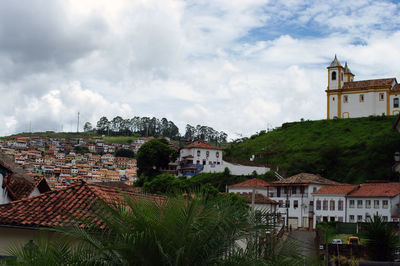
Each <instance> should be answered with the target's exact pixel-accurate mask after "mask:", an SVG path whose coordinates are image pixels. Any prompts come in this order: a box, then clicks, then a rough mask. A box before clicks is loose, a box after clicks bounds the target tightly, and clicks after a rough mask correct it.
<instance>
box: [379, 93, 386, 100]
mask: <svg viewBox="0 0 400 266" xmlns="http://www.w3.org/2000/svg"><path fill="white" fill-rule="evenodd" d="M384 100H385V93H383V92H381V93H379V101H384Z"/></svg>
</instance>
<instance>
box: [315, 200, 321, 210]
mask: <svg viewBox="0 0 400 266" xmlns="http://www.w3.org/2000/svg"><path fill="white" fill-rule="evenodd" d="M315 208H316V209H317V210H321V201H320V200H317V206H316V207H315Z"/></svg>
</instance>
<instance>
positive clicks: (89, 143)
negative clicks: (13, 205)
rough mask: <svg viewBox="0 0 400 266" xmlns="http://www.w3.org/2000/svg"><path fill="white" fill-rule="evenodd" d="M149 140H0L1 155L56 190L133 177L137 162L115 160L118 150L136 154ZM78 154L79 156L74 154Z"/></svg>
mask: <svg viewBox="0 0 400 266" xmlns="http://www.w3.org/2000/svg"><path fill="white" fill-rule="evenodd" d="M151 139H152V137H150V138H138V139H135V140H134V141H133V142H132V143H131V144H111V143H105V142H104V141H103V139H102V138H92V137H79V138H44V137H41V136H35V135H31V136H26V137H9V138H8V139H6V140H0V152H1V153H2V154H6V155H9V156H11V157H12V158H13V160H14V163H15V164H17V165H19V166H21V167H22V168H23V169H25V170H26V171H27V172H28V173H30V175H32V176H39V177H41V176H43V177H45V178H46V180H47V183H48V184H49V186H50V187H51V188H55V189H59V188H63V187H65V186H67V185H70V184H73V183H75V182H77V181H79V180H85V181H86V182H89V183H97V182H109V181H125V182H127V183H128V184H132V182H133V180H134V178H135V177H136V171H137V166H136V160H135V159H131V158H127V157H115V156H114V155H113V153H114V152H115V151H116V150H118V149H129V150H132V151H134V152H135V153H136V152H137V151H138V150H139V148H140V147H141V145H143V143H145V142H147V141H149V140H151ZM76 151H80V153H78V152H76Z"/></svg>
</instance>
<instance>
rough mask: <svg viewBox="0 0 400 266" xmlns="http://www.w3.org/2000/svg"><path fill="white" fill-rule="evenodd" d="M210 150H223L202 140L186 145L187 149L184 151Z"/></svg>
mask: <svg viewBox="0 0 400 266" xmlns="http://www.w3.org/2000/svg"><path fill="white" fill-rule="evenodd" d="M194 148H197V149H208V150H223V149H222V148H218V147H215V146H212V145H210V144H208V143H207V142H205V141H202V140H195V141H193V142H191V143H190V144H188V145H186V146H185V147H183V149H194Z"/></svg>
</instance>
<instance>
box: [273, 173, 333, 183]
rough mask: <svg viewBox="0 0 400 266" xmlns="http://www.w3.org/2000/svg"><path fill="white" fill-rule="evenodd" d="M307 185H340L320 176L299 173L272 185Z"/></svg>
mask: <svg viewBox="0 0 400 266" xmlns="http://www.w3.org/2000/svg"><path fill="white" fill-rule="evenodd" d="M289 184H296V185H308V184H318V185H340V183H338V182H336V181H333V180H329V179H326V178H323V177H322V176H320V175H314V174H308V173H300V174H297V175H294V176H291V177H288V178H285V179H282V180H279V181H274V182H273V185H289Z"/></svg>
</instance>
